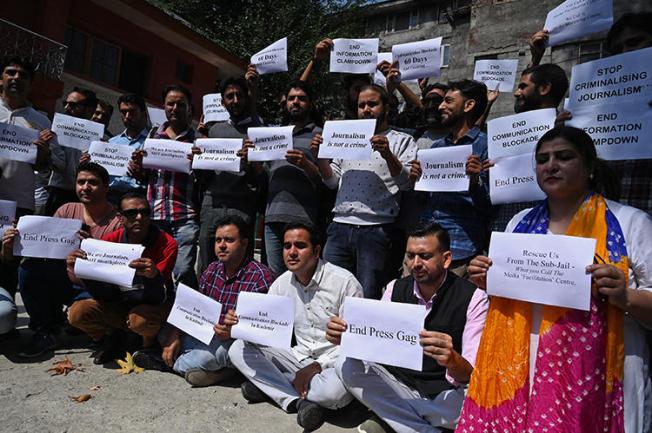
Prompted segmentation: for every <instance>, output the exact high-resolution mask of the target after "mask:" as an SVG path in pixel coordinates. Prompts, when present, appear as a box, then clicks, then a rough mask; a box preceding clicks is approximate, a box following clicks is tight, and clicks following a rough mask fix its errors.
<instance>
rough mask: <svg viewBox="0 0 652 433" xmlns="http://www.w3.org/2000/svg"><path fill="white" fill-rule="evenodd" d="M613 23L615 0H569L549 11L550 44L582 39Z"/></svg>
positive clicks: (547, 20)
mask: <svg viewBox="0 0 652 433" xmlns="http://www.w3.org/2000/svg"><path fill="white" fill-rule="evenodd" d="M611 24H613V0H567V1H565V2H563V3H562V4H560V5H559V6H557V7H556V8H554V9H553V10H551V11H550V12H548V16H546V23H545V24H544V25H543V28H544V29H545V30H548V31H549V32H550V38H549V39H548V46H551V47H552V46H555V45H559V44H561V43H563V42H567V41H572V40H576V39H581V38H583V37H584V36H587V35H590V34H592V33H597V32H601V31H602V30H607V29H608V28H609V27H611Z"/></svg>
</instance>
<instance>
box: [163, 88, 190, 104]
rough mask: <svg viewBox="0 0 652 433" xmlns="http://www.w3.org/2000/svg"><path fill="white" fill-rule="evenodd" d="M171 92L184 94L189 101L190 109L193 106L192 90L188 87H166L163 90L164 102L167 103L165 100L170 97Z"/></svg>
mask: <svg viewBox="0 0 652 433" xmlns="http://www.w3.org/2000/svg"><path fill="white" fill-rule="evenodd" d="M170 92H179V93H183V95H184V96H185V97H186V99H187V100H188V108H191V106H192V93H191V92H190V89H188V88H187V87H184V86H182V85H181V84H169V85H167V86H166V87H165V89H164V90H163V95H162V96H163V100H164V101H165V98H166V97H167V96H168V93H170Z"/></svg>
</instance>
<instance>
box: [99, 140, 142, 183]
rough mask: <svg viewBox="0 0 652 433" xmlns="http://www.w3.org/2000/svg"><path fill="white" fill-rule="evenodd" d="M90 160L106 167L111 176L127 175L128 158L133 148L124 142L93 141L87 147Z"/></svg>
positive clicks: (129, 158)
mask: <svg viewBox="0 0 652 433" xmlns="http://www.w3.org/2000/svg"><path fill="white" fill-rule="evenodd" d="M88 153H89V155H90V156H91V161H93V162H96V163H98V164H100V165H101V166H102V167H104V168H106V171H108V172H109V174H110V175H111V176H127V168H128V167H129V160H131V155H132V153H134V148H133V147H131V146H129V145H126V144H115V143H107V142H105V141H93V142H91V145H90V147H89V148H88Z"/></svg>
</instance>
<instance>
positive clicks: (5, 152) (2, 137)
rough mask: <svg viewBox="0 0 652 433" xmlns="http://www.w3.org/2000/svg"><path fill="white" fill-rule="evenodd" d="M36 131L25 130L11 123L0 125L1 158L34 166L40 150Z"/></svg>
mask: <svg viewBox="0 0 652 433" xmlns="http://www.w3.org/2000/svg"><path fill="white" fill-rule="evenodd" d="M38 134H39V132H38V131H37V130H36V129H30V128H23V127H22V126H18V125H12V124H11V123H0V158H6V159H10V160H12V161H21V162H27V163H30V164H34V163H35V162H36V154H37V153H38V148H37V147H36V144H34V142H35V141H36V140H37V139H38Z"/></svg>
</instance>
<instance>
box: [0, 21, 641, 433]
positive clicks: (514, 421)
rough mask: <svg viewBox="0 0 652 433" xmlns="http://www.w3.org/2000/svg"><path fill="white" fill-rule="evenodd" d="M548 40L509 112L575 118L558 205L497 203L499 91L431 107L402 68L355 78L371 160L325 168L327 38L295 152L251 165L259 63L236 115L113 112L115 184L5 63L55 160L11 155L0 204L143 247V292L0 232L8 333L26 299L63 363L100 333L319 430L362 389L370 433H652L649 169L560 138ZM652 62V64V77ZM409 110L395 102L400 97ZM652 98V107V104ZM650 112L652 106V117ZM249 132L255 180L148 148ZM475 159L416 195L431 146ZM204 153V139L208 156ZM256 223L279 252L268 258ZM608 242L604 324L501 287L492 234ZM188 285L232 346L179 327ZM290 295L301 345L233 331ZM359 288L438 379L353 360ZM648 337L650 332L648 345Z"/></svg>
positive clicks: (28, 118) (599, 314)
mask: <svg viewBox="0 0 652 433" xmlns="http://www.w3.org/2000/svg"><path fill="white" fill-rule="evenodd" d="M651 21H652V14H650V13H638V14H626V15H624V16H623V17H621V18H620V19H619V20H618V21H617V22H616V23H615V24H614V25H613V26H612V28H611V30H610V32H609V34H608V37H607V40H606V46H607V48H608V50H609V51H610V53H611V54H612V55H615V54H620V53H623V52H627V51H633V50H638V49H643V48H645V47H650V46H652V31H651V27H650V25H649V23H650V22H651ZM547 38H548V34H547V32H545V31H541V32H537V33H536V34H534V35H533V36H532V37H531V38H530V46H531V51H532V61H531V64H530V65H529V66H528V67H527V68H526V69H525V70H523V71H522V73H521V75H520V80H519V81H518V84H517V88H516V91H515V92H514V110H515V112H516V113H522V112H526V111H531V110H537V109H542V108H554V109H557V110H558V117H557V123H556V126H555V128H553V129H551V130H549V131H548V132H547V133H545V134H544V135H543V136H542V137H541V138H540V139H539V141H538V143H537V145H536V150H535V152H534V155H533V161H534V164H535V167H536V178H537V182H538V185H539V186H540V188H541V190H542V191H543V192H544V193H545V195H546V199H545V200H543V201H541V202H526V203H512V204H504V205H492V202H491V199H490V195H489V179H488V176H489V172H490V171H491V169H492V165H493V162H492V161H491V160H489V159H488V152H487V135H486V133H485V132H483V131H484V130H485V122H486V119H487V117H488V116H489V113H490V110H491V106H492V104H493V102H494V101H495V100H496V97H497V96H498V93H497V92H496V91H492V90H488V89H487V87H486V86H485V85H484V84H482V83H480V82H478V81H474V80H470V79H460V80H456V81H452V82H449V83H447V84H443V83H432V84H429V83H428V80H420V82H419V85H420V90H421V94H420V95H417V94H415V93H414V92H413V91H412V90H410V88H409V87H408V86H406V85H405V84H404V83H401V81H400V74H401V71H400V70H399V68H398V66H397V64H395V63H394V64H390V63H388V62H384V63H381V64H379V65H378V70H380V71H381V72H382V73H383V74H384V75H385V76H386V86H384V87H383V86H379V85H377V84H373V83H372V81H371V78H370V77H369V76H367V75H351V76H349V77H347V79H346V81H345V87H346V89H345V90H346V95H347V98H348V99H347V104H346V105H347V110H346V113H345V117H346V118H348V119H375V121H376V127H375V135H374V136H373V137H372V138H371V144H372V148H373V153H372V156H371V157H370V158H369V159H367V160H346V159H332V160H327V159H322V158H319V157H318V154H319V153H318V152H319V147H320V145H322V143H323V138H322V136H321V133H322V126H323V118H322V116H321V114H320V112H319V109H318V108H319V97H320V96H321V95H316V94H315V93H314V91H313V90H312V87H311V85H310V79H311V77H310V76H311V73H312V71H314V70H315V69H317V68H319V67H322V66H323V65H324V64H325V60H326V59H327V58H328V55H329V52H330V49H331V47H332V45H333V42H332V41H331V40H330V39H325V40H323V41H320V42H319V43H318V44H317V45H316V48H315V53H314V58H313V59H312V60H311V61H310V63H309V65H308V67H307V68H306V70H305V72H304V73H303V74H302V76H301V77H300V79H297V80H296V81H293V82H291V83H289V84H288V86H287V91H286V92H285V93H284V95H283V97H282V98H281V103H280V107H281V110H282V113H281V114H280V115H279V118H281V119H283V123H284V124H285V125H289V126H293V127H294V128H293V146H292V150H289V151H288V152H287V155H286V158H285V160H277V161H271V162H266V163H260V162H253V161H248V159H247V155H248V152H249V150H250V149H252V148H253V147H254V144H253V143H252V142H251V141H250V140H249V139H248V137H247V130H248V128H250V127H257V126H262V125H265V121H264V119H261V117H260V116H259V115H258V110H257V108H256V106H257V104H258V103H259V102H260V101H258V100H257V99H258V96H257V95H258V92H257V88H256V86H257V82H258V74H257V72H256V68H255V66H253V65H250V66H249V68H248V69H247V72H246V74H245V75H244V76H243V77H230V78H227V79H225V80H224V81H223V82H222V83H221V85H220V89H219V90H220V92H221V94H222V103H223V105H224V107H225V109H226V110H227V111H228V114H229V116H230V118H229V120H227V121H220V122H211V123H204V122H203V120H200V122H199V124H197V125H196V126H193V122H192V106H193V99H192V95H191V93H190V92H189V91H188V90H187V89H186V88H184V87H183V86H180V85H176V84H175V85H170V86H168V87H166V88H165V89H164V90H163V92H162V98H163V101H164V109H165V115H166V118H167V121H166V122H164V123H163V124H161V125H157V126H154V127H152V128H150V127H149V121H148V115H147V106H146V103H145V100H144V99H143V98H142V97H141V96H138V95H133V94H125V95H123V96H121V97H120V98H119V99H118V100H117V102H116V108H117V110H118V112H119V115H120V117H121V119H122V122H123V124H124V127H125V129H124V131H123V132H121V133H120V134H117V135H115V136H111V135H110V134H109V133H108V132H107V133H106V134H105V139H106V140H108V142H109V143H113V144H116V145H123V146H131V147H132V149H133V156H132V158H131V161H130V162H129V174H128V175H127V176H110V175H109V173H108V172H107V170H106V169H105V168H104V167H103V166H101V165H100V164H98V163H96V162H94V161H93V160H92V158H91V156H90V155H89V154H88V153H87V152H83V151H80V150H78V149H75V148H71V147H66V146H62V145H59V144H58V142H57V137H56V135H55V134H54V133H53V132H52V131H51V130H50V127H51V122H50V120H49V119H48V118H47V117H45V116H44V115H43V114H41V113H40V112H38V111H36V110H35V109H34V108H32V106H31V104H30V102H29V95H30V89H31V83H32V79H33V77H34V73H35V71H34V68H33V66H32V65H31V64H30V63H29V62H28V61H26V60H24V59H21V58H20V57H10V58H7V59H5V60H4V61H3V63H2V65H1V70H2V98H1V100H0V122H4V123H11V124H15V125H19V126H22V127H25V128H31V129H36V130H38V131H39V135H38V139H37V140H36V141H35V145H36V147H37V149H38V154H37V158H36V163H34V164H28V163H25V162H19V161H12V160H7V159H3V158H0V199H2V200H10V201H15V202H16V203H17V210H16V220H18V219H19V218H21V217H22V216H25V215H32V214H36V215H46V216H55V217H59V218H70V219H77V220H80V221H82V229H81V230H80V233H79V236H80V237H81V238H82V239H85V238H93V239H101V240H105V241H109V242H116V243H128V244H140V245H142V246H144V248H145V249H144V252H143V254H142V257H141V258H138V259H135V260H133V261H131V262H130V263H129V266H130V267H132V268H134V269H135V270H136V272H135V278H134V284H133V287H129V288H124V287H120V286H116V285H113V284H107V283H103V282H98V281H93V280H88V279H82V278H79V277H78V276H76V275H75V262H76V260H78V259H80V258H85V257H86V252H84V251H83V250H81V249H79V248H78V249H76V250H75V251H73V252H72V253H71V254H70V255H69V256H68V258H67V259H66V260H65V261H64V260H53V259H41V258H34V257H16V256H15V255H14V248H13V246H14V243H15V242H16V239H17V238H18V237H19V236H20V235H21V234H20V233H19V231H18V229H17V228H16V225H15V224H14V226H13V227H9V228H7V229H6V231H5V233H4V235H3V238H2V251H1V258H2V264H1V265H2V275H1V280H0V341H7V340H9V339H11V338H17V337H19V334H18V332H17V331H16V330H15V329H14V327H15V322H16V306H15V303H14V295H15V291H16V289H17V288H19V290H20V293H21V296H22V300H23V302H24V305H25V309H26V311H27V313H28V314H29V328H30V329H31V330H32V331H33V333H32V335H31V338H30V340H29V341H26V342H24V343H25V344H24V345H23V347H22V349H21V351H20V356H22V357H25V358H38V357H39V356H42V355H43V354H46V353H51V352H52V351H54V350H55V349H56V348H57V347H58V346H59V342H60V334H61V332H63V330H64V329H66V331H67V332H80V331H81V332H83V333H85V334H87V335H88V336H89V337H90V339H91V340H92V343H91V345H92V347H93V348H94V350H95V352H94V355H93V356H94V362H95V363H96V364H104V363H107V362H111V361H113V360H114V359H116V358H120V357H123V356H124V353H125V351H133V352H134V361H135V362H136V364H137V365H139V366H141V367H144V368H145V369H151V370H160V371H164V372H170V373H174V374H178V375H180V376H182V377H184V378H185V380H186V381H187V382H188V383H189V384H190V385H192V386H195V387H203V386H210V385H215V384H219V383H220V382H222V381H224V380H226V379H228V378H231V377H233V376H234V375H237V374H238V372H239V374H241V375H242V376H244V379H245V380H244V382H243V383H242V386H241V390H242V394H243V396H244V398H245V399H246V400H247V401H248V402H250V403H252V404H253V403H260V402H266V401H268V402H272V403H274V404H275V405H277V406H279V407H280V408H281V409H282V410H284V411H285V412H287V413H296V414H297V422H298V424H299V425H300V426H302V427H303V428H305V429H306V430H308V431H312V430H315V429H317V428H319V427H320V426H321V424H322V423H323V422H324V416H325V413H326V411H327V410H328V411H335V410H339V409H341V408H343V407H345V406H347V405H348V404H349V403H351V402H352V401H353V400H354V399H356V400H358V401H359V402H361V403H363V404H364V405H365V406H366V407H368V408H369V409H370V413H371V417H370V418H369V419H368V420H366V421H365V422H364V423H363V424H361V425H360V426H359V428H358V430H359V431H360V432H367V433H372V432H389V431H396V432H400V433H403V432H440V431H452V430H455V429H456V431H458V432H463V433H466V432H479V431H485V432H525V431H528V432H544V431H550V432H562V431H564V432H565V431H569V432H610V433H616V432H627V433H648V432H650V431H652V385H651V382H650V372H649V344H648V341H649V329H652V247H651V246H650V242H649V241H650V239H652V218H651V215H652V193H651V189H650V185H652V162H651V161H652V160H630V161H610V162H609V163H607V162H605V161H602V160H601V159H599V158H598V156H597V153H596V147H595V145H594V143H593V140H592V139H591V137H590V136H589V135H588V134H587V133H586V132H584V131H583V130H581V129H577V128H573V127H570V126H565V125H564V122H565V121H566V120H568V119H570V118H571V117H572V113H570V112H568V111H561V110H559V107H560V104H561V102H562V100H563V98H564V96H565V95H566V93H567V90H568V86H569V84H568V83H569V80H568V77H567V75H566V73H565V71H564V70H563V69H562V68H561V67H559V66H558V65H555V64H541V63H540V62H541V58H542V56H543V50H544V49H545V46H546V41H547ZM650 72H652V71H650ZM397 92H398V93H400V94H401V95H402V98H403V100H404V101H405V104H406V108H404V110H403V111H400V112H399V110H398V106H399V105H398V104H397V101H398V99H397V96H396V93H397ZM650 99H651V100H652V97H650ZM63 108H64V112H65V114H67V115H69V116H73V117H77V118H82V119H92V120H94V121H96V122H100V123H103V124H105V125H108V122H109V120H110V118H111V114H112V112H113V106H112V105H111V104H110V103H107V102H105V101H100V100H98V98H97V96H96V95H95V93H93V92H92V91H90V90H88V89H84V88H75V89H74V90H73V91H71V92H70V93H69V94H68V95H66V97H65V100H64V102H63ZM651 109H652V108H651ZM202 137H209V138H237V139H242V140H243V147H242V149H241V150H240V151H239V152H238V156H239V157H240V158H241V170H240V171H239V172H237V173H233V172H225V171H213V170H193V171H191V172H190V173H182V172H174V171H166V170H156V169H150V168H146V167H144V164H143V156H144V150H143V146H144V143H145V140H147V139H148V138H157V139H166V140H175V141H180V142H184V143H194V142H195V140H196V139H197V138H202ZM459 145H471V147H472V154H471V155H469V157H468V159H467V161H466V165H465V170H466V175H467V176H468V179H469V184H468V190H467V191H464V192H431V193H426V192H417V191H414V183H415V181H416V180H417V179H418V178H419V177H420V176H421V174H422V167H421V164H420V162H419V161H418V160H417V150H419V149H428V148H442V147H451V146H459ZM200 153H201V149H200V148H199V147H197V146H193V148H192V152H191V153H190V154H189V155H188V158H189V159H192V158H193V157H195V156H196V155H198V154H200ZM257 221H264V229H263V230H262V234H263V244H262V258H261V260H255V259H254V254H253V253H254V248H255V240H256V236H257V233H256V232H255V226H256V223H257ZM492 230H493V231H506V232H515V233H538V234H541V235H545V234H567V235H572V236H580V237H589V238H594V239H596V241H597V245H596V254H595V257H596V261H595V263H593V264H587V265H588V267H587V269H586V272H587V273H590V274H591V275H592V291H593V296H592V298H591V306H590V310H589V311H586V312H585V311H580V310H574V309H567V308H561V307H550V306H544V305H539V304H531V303H527V302H523V301H518V300H512V299H507V298H500V297H489V296H487V293H486V290H485V288H486V276H487V272H488V269H489V268H490V267H491V266H492V260H491V257H487V254H488V251H489V248H488V246H489V242H490V233H491V231H492ZM179 283H183V284H185V285H187V286H190V287H192V288H194V289H196V290H198V291H199V292H201V293H202V294H204V295H206V296H208V297H210V298H212V299H215V300H217V301H219V302H220V303H221V305H222V311H221V314H220V318H219V321H218V322H217V323H215V325H214V332H215V336H214V337H213V339H212V341H211V342H210V344H205V343H203V342H201V341H199V340H197V339H196V338H194V337H192V336H190V335H188V334H186V333H184V332H183V331H182V330H180V329H177V328H176V327H174V326H172V325H170V324H168V323H166V320H167V317H168V314H169V312H170V310H171V307H172V304H173V302H174V296H175V287H176V285H178V284H179ZM243 291H246V292H258V293H269V294H276V295H281V296H286V297H290V298H292V299H293V301H294V304H295V313H294V335H293V343H292V347H291V348H287V349H279V348H272V347H268V346H264V345H260V344H254V343H251V342H246V341H243V340H238V339H234V338H232V336H231V329H232V327H233V326H234V325H235V324H237V323H238V316H237V314H236V312H235V309H236V305H237V301H238V294H239V293H240V292H243ZM347 297H364V298H370V299H380V300H382V301H384V302H398V303H406V304H416V305H422V306H424V307H425V311H426V315H425V317H424V324H423V331H422V332H421V334H420V336H419V338H420V341H419V343H420V345H421V346H422V347H423V361H422V369H421V371H415V370H410V369H406V368H399V367H394V366H390V365H383V364H380V363H373V362H368V361H361V360H358V359H353V358H347V357H344V356H340V351H339V345H340V342H341V337H342V334H343V333H345V332H346V331H347V323H346V322H345V321H344V320H343V318H342V306H343V304H344V301H345V299H346V298H347ZM646 333H647V334H646Z"/></svg>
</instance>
